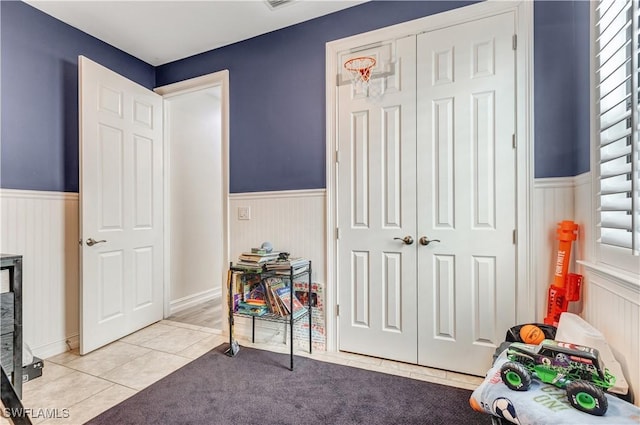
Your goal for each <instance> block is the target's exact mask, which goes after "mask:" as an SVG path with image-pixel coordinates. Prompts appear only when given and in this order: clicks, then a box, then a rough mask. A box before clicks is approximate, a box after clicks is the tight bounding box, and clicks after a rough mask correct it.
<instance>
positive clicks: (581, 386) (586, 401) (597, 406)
mask: <svg viewBox="0 0 640 425" xmlns="http://www.w3.org/2000/svg"><path fill="white" fill-rule="evenodd" d="M567 398H568V399H569V403H571V405H572V406H573V407H575V408H576V409H578V410H582V411H583V412H586V413H589V414H591V415H595V416H602V415H604V414H605V413H606V412H607V407H608V406H609V403H608V401H607V397H606V396H605V395H604V392H603V391H602V390H601V389H600V388H598V387H596V386H595V385H593V384H592V383H591V382H587V381H574V382H572V383H570V384H569V385H567Z"/></svg>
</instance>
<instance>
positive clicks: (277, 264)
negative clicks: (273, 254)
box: [266, 257, 309, 275]
mask: <svg viewBox="0 0 640 425" xmlns="http://www.w3.org/2000/svg"><path fill="white" fill-rule="evenodd" d="M266 267H267V270H269V271H275V273H276V274H277V275H289V274H290V273H291V271H293V274H294V275H295V274H298V273H301V272H303V271H306V270H309V260H308V259H306V258H302V257H289V258H288V259H286V260H273V261H269V262H267V263H266Z"/></svg>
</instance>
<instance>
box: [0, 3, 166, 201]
mask: <svg viewBox="0 0 640 425" xmlns="http://www.w3.org/2000/svg"><path fill="white" fill-rule="evenodd" d="M0 8H2V12H1V16H0V19H1V22H0V23H1V32H0V38H1V45H0V49H1V51H2V81H1V84H2V99H1V101H2V117H1V119H2V121H1V122H2V130H1V132H0V137H1V139H0V140H1V143H2V144H1V147H2V151H1V163H0V169H1V170H0V186H1V187H3V188H10V189H32V190H52V191H60V192H77V191H78V55H85V56H87V57H89V58H90V59H92V60H95V61H97V62H99V63H101V64H102V65H104V66H106V67H108V68H110V69H113V70H114V71H116V72H118V73H120V74H122V75H124V76H126V77H127V78H129V79H131V80H133V81H136V82H137V83H139V84H141V85H143V86H145V87H149V88H153V87H154V86H155V69H154V67H153V66H151V65H149V64H147V63H145V62H142V61H140V60H138V59H136V58H134V57H133V56H130V55H128V54H126V53H124V52H122V51H120V50H117V49H115V48H114V47H113V46H110V45H108V44H106V43H104V42H102V41H100V40H98V39H96V38H94V37H91V36H89V35H87V34H86V33H84V32H82V31H79V30H77V29H75V28H73V27H71V26H69V25H66V24H64V23H62V22H60V21H58V20H56V19H54V18H52V17H50V16H49V15H46V14H44V13H42V12H40V11H39V10H37V9H35V8H33V7H31V6H29V5H27V4H26V3H22V2H16V1H2V2H0Z"/></svg>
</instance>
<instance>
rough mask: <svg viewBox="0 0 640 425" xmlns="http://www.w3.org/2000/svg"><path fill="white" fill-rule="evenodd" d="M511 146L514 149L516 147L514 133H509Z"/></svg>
mask: <svg viewBox="0 0 640 425" xmlns="http://www.w3.org/2000/svg"><path fill="white" fill-rule="evenodd" d="M511 146H512V147H513V148H514V149H515V148H516V135H515V134H513V135H511Z"/></svg>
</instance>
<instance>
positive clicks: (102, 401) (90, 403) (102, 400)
mask: <svg viewBox="0 0 640 425" xmlns="http://www.w3.org/2000/svg"><path fill="white" fill-rule="evenodd" d="M136 392H137V391H135V390H132V389H131V388H127V387H124V386H122V385H118V384H113V385H112V386H110V387H109V388H107V389H105V390H104V391H101V392H99V393H97V394H95V395H93V396H91V397H89V398H87V399H85V400H83V401H81V402H80V403H77V404H74V405H73V406H71V408H70V409H69V412H68V416H67V417H58V418H52V419H48V420H46V421H44V422H43V423H42V424H43V425H77V424H83V423H85V422H87V421H88V420H89V419H92V418H94V417H96V416H98V415H99V414H101V413H102V412H104V411H106V410H108V409H110V408H111V407H113V406H115V405H116V404H118V403H120V402H122V401H124V400H126V399H128V398H129V397H131V396H132V395H134V394H135V393H136Z"/></svg>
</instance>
